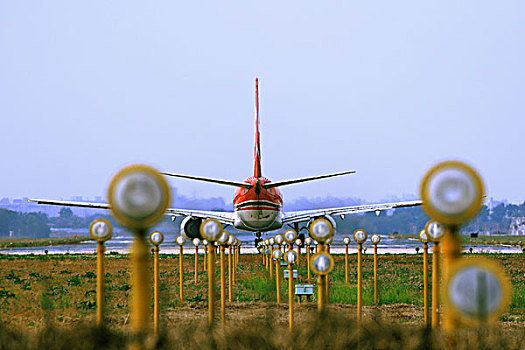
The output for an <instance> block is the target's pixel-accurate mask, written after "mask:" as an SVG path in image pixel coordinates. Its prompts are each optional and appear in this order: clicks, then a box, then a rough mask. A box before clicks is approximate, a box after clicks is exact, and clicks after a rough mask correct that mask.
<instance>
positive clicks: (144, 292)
mask: <svg viewBox="0 0 525 350" xmlns="http://www.w3.org/2000/svg"><path fill="white" fill-rule="evenodd" d="M144 236H145V234H144V232H138V233H137V234H136V235H135V240H134V242H133V244H132V247H131V285H132V287H131V288H132V289H131V296H130V299H131V303H130V309H131V310H130V311H131V317H130V326H131V332H132V334H133V338H134V340H133V345H132V348H134V349H142V348H144V338H145V335H146V332H147V329H148V327H147V324H148V323H149V322H151V321H150V314H149V303H150V300H151V299H150V283H151V282H150V280H149V279H148V275H149V264H150V260H149V259H150V252H149V248H148V245H147V244H146V240H145V239H144Z"/></svg>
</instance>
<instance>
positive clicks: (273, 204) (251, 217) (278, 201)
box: [233, 177, 283, 232]
mask: <svg viewBox="0 0 525 350" xmlns="http://www.w3.org/2000/svg"><path fill="white" fill-rule="evenodd" d="M244 182H245V183H249V184H251V185H252V186H251V187H250V188H238V189H237V191H236V192H235V197H234V199H233V205H234V227H235V228H237V229H239V230H245V231H252V232H266V231H272V230H277V229H279V228H281V227H282V226H283V223H282V218H283V213H282V206H283V199H282V196H281V193H280V191H279V190H278V189H277V188H268V189H267V188H265V187H264V186H263V184H265V183H269V182H271V181H270V180H268V179H267V178H265V177H249V178H247V179H246V180H244Z"/></svg>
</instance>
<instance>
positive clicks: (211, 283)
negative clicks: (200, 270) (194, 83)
mask: <svg viewBox="0 0 525 350" xmlns="http://www.w3.org/2000/svg"><path fill="white" fill-rule="evenodd" d="M210 243H212V242H210ZM208 247H209V251H208V325H209V326H212V325H213V320H214V318H215V246H214V245H213V244H209V245H208Z"/></svg>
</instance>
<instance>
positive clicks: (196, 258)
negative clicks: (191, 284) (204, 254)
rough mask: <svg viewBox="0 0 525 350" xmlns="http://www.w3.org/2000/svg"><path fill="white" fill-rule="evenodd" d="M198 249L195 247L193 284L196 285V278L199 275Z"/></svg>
mask: <svg viewBox="0 0 525 350" xmlns="http://www.w3.org/2000/svg"><path fill="white" fill-rule="evenodd" d="M198 264H199V247H198V246H195V284H197V276H198V274H199V265H198Z"/></svg>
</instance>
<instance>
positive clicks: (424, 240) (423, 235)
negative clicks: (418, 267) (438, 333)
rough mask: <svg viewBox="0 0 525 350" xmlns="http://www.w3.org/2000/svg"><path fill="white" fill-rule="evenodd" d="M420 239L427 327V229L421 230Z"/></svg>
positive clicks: (424, 315)
mask: <svg viewBox="0 0 525 350" xmlns="http://www.w3.org/2000/svg"><path fill="white" fill-rule="evenodd" d="M418 237H419V240H420V241H421V242H422V243H423V318H424V320H425V321H424V322H425V327H427V328H428V327H430V322H429V321H430V319H429V317H428V238H427V233H426V231H425V229H423V230H421V231H419V235H418Z"/></svg>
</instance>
